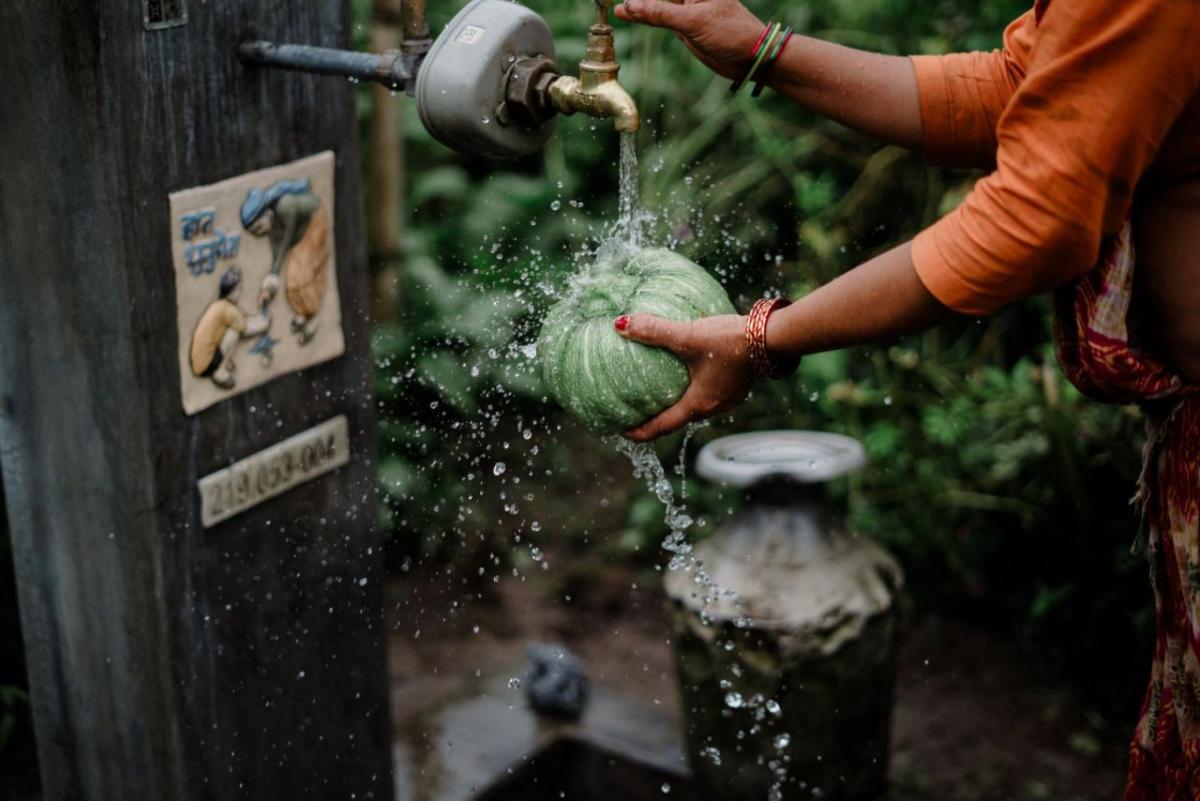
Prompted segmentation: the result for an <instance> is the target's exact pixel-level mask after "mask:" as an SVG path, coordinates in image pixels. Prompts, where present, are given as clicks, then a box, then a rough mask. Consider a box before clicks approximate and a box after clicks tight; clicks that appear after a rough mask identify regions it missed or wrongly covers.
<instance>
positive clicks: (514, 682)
mask: <svg viewBox="0 0 1200 801" xmlns="http://www.w3.org/2000/svg"><path fill="white" fill-rule="evenodd" d="M520 686H521V680H520V679H518V678H517V677H516V676H513V677H512V678H511V679H509V680H508V689H510V690H515V689H517V688H519V687H520Z"/></svg>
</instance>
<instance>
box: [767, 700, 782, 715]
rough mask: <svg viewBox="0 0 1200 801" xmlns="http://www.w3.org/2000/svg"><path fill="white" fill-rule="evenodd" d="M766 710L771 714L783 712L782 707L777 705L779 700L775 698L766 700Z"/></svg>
mask: <svg viewBox="0 0 1200 801" xmlns="http://www.w3.org/2000/svg"><path fill="white" fill-rule="evenodd" d="M767 711H768V712H770V713H771V714H772V715H779V714H782V713H783V709H782V708H781V707H780V706H779V702H778V701H776V700H775V699H771V700H769V701H767Z"/></svg>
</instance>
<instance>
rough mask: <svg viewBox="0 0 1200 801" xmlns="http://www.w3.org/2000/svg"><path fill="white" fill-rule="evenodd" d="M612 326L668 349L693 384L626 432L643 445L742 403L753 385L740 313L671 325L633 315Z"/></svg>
mask: <svg viewBox="0 0 1200 801" xmlns="http://www.w3.org/2000/svg"><path fill="white" fill-rule="evenodd" d="M613 327H614V328H616V330H617V333H619V334H620V335H621V336H623V337H625V338H626V339H632V340H633V341H635V342H641V343H642V344H644V345H654V346H656V347H660V348H666V349H667V350H669V351H671V352H672V353H674V354H675V355H676V356H678V357H679V359H680V360H681V361H682V362H683V363H684V364H685V365H687V368H688V373H689V374H690V375H691V383H689V384H688V388H687V390H686V391H685V392H684V393H683V397H682V398H680V399H679V401H678V402H677V403H676V404H675V405H674V406H671V407H670V408H668V409H665V410H664V411H662V412H661V413H659V414H658V415H657V416H655V417H652V418H651V419H649V420H648V421H646V422H645V423H642V424H641V425H640V426H638V427H637V428H632V429H630V430H629V431H626V432H625V436H626V437H628V438H629V439H631V440H634V441H635V442H646V441H648V440H652V439H655V438H657V437H661V436H662V435H664V434H669V433H671V432H672V431H675V430H676V429H679V428H682V427H683V426H685V425H686V424H688V423H690V422H693V421H695V420H703V419H704V418H706V417H712V416H713V415H715V414H721V413H722V412H727V411H729V410H730V409H732V408H733V407H735V406H737V405H738V404H739V403H741V402H742V401H743V400H745V398H746V395H747V393H749V392H750V386H751V385H752V384H753V383H754V371H753V370H752V369H751V367H750V359H749V356H748V355H747V353H746V334H745V330H746V318H745V317H742V316H740V315H737V314H722V315H718V316H716V317H704V318H701V319H699V320H693V321H690V322H675V321H673V320H665V319H663V318H661V317H655V316H654V315H651V314H633V315H623V316H621V317H618V318H617V319H616V321H615V322H614V323H613Z"/></svg>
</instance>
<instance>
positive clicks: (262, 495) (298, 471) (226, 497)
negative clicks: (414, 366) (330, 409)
mask: <svg viewBox="0 0 1200 801" xmlns="http://www.w3.org/2000/svg"><path fill="white" fill-rule="evenodd" d="M349 461H350V435H349V430H348V426H347V423H346V418H345V417H344V416H342V415H338V416H337V417H335V418H333V419H332V420H327V421H325V422H324V423H321V424H320V425H319V426H316V427H314V428H310V429H308V430H307V431H302V432H300V433H299V434H296V435H295V436H294V437H289V438H288V439H285V440H284V441H283V442H279V443H276V444H275V445H272V446H271V447H269V448H267V449H266V450H262V451H259V452H258V453H256V454H254V455H253V456H247V457H246V458H245V459H242V460H241V461H240V462H236V463H234V464H231V465H230V466H229V467H226V468H225V469H224V470H218V471H217V472H215V473H211V474H209V475H207V476H205V477H204V478H202V479H200V480H199V481H198V482H197V486H198V487H199V489H200V523H201V525H202V526H204V528H209V527H210V526H214V525H216V524H217V523H220V522H221V521H222V520H228V519H229V518H231V517H233V516H234V515H236V514H240V513H241V512H244V511H246V510H247V509H249V508H251V507H253V506H257V505H258V504H260V503H262V502H263V501H265V500H267V499H268V498H274V497H275V496H276V495H280V494H282V493H284V492H287V491H288V490H290V489H291V488H292V487H295V486H298V485H300V484H303V483H304V482H306V481H309V480H311V479H314V478H316V477H317V476H319V475H322V474H324V473H328V472H329V471H331V470H336V469H337V468H339V467H341V466H342V465H344V464H346V463H347V462H349Z"/></svg>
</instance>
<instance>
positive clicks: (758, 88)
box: [750, 25, 792, 97]
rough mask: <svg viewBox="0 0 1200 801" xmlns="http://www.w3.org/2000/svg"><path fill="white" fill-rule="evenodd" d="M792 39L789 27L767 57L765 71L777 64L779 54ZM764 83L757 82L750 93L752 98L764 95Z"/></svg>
mask: <svg viewBox="0 0 1200 801" xmlns="http://www.w3.org/2000/svg"><path fill="white" fill-rule="evenodd" d="M791 38H792V26H791V25H789V26H788V27H787V28H785V29H784V31H783V34H782V35H780V37H779V40H778V41H777V42H776V43H775V47H774V49H773V50H771V55H769V56H768V57H767V60H766V63H764V64H763V65H762V68H763V69H766V68H768V67H770V66H771V65H772V64H774V63H775V59H777V58H779V54H780V53H782V52H783V46H784V45H785V44H787V43H788V39H791ZM762 90H763V82H762V81H757V82H755V84H754V91H753V92H751V93H750V96H751V97H758V96H759V95H761V94H762Z"/></svg>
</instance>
